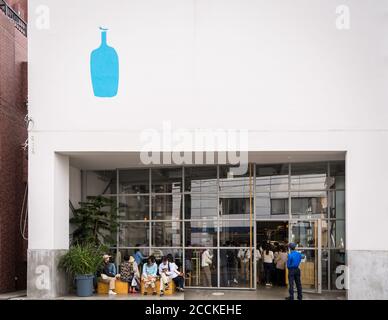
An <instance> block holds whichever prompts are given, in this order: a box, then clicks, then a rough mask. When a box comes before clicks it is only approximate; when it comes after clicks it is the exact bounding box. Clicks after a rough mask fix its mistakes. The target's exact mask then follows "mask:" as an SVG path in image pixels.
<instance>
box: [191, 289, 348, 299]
mask: <svg viewBox="0 0 388 320" xmlns="http://www.w3.org/2000/svg"><path fill="white" fill-rule="evenodd" d="M287 296H288V291H287V289H284V288H278V287H272V288H266V287H263V288H259V289H257V290H254V291H248V290H247V291H244V290H197V289H187V290H186V292H185V300H239V299H241V300H284V298H285V297H287ZM303 298H304V300H344V299H346V295H345V293H343V292H324V293H322V294H317V293H305V294H304V296H303Z"/></svg>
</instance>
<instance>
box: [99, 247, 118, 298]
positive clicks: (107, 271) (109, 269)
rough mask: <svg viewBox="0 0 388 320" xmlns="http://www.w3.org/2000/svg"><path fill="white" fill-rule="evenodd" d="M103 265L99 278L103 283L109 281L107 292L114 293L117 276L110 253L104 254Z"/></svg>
mask: <svg viewBox="0 0 388 320" xmlns="http://www.w3.org/2000/svg"><path fill="white" fill-rule="evenodd" d="M103 259H104V266H103V271H102V272H101V279H102V281H103V282H105V283H109V294H116V292H114V291H113V290H115V288H116V278H117V277H118V275H117V272H116V266H115V264H114V263H113V261H112V257H111V256H110V255H107V254H104V255H103Z"/></svg>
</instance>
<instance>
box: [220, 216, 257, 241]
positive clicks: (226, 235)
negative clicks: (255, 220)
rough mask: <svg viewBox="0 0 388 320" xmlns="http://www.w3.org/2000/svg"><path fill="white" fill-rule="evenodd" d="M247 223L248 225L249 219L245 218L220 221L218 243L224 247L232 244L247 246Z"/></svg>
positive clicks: (248, 231) (248, 229) (248, 239)
mask: <svg viewBox="0 0 388 320" xmlns="http://www.w3.org/2000/svg"><path fill="white" fill-rule="evenodd" d="M249 225H250V224H249V221H247V220H222V221H220V245H221V246H222V247H226V246H229V245H232V246H234V247H239V246H242V245H243V244H245V245H247V246H249V243H250V238H249V235H250V227H249ZM252 225H253V224H252ZM252 230H253V228H252ZM252 239H253V237H252ZM252 241H253V240H252Z"/></svg>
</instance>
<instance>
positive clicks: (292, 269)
mask: <svg viewBox="0 0 388 320" xmlns="http://www.w3.org/2000/svg"><path fill="white" fill-rule="evenodd" d="M288 247H289V248H290V253H289V254H288V258H287V269H288V286H289V287H288V291H289V293H290V296H289V297H287V298H286V300H294V281H295V284H296V289H297V291H298V300H302V284H301V282H300V269H299V265H300V262H301V261H302V258H303V256H302V254H301V253H300V252H298V251H296V250H295V249H296V244H295V243H290V244H289V245H288Z"/></svg>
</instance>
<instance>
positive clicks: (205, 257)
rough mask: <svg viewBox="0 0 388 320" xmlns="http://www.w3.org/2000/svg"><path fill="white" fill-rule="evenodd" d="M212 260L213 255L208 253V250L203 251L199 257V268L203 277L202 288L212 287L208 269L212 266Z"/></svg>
mask: <svg viewBox="0 0 388 320" xmlns="http://www.w3.org/2000/svg"><path fill="white" fill-rule="evenodd" d="M212 259H213V255H212V254H211V253H210V251H209V249H207V248H206V249H205V251H204V252H203V253H202V257H201V267H202V275H203V278H202V279H203V286H204V287H211V286H212V279H211V271H210V267H211V265H212V262H213V261H212Z"/></svg>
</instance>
